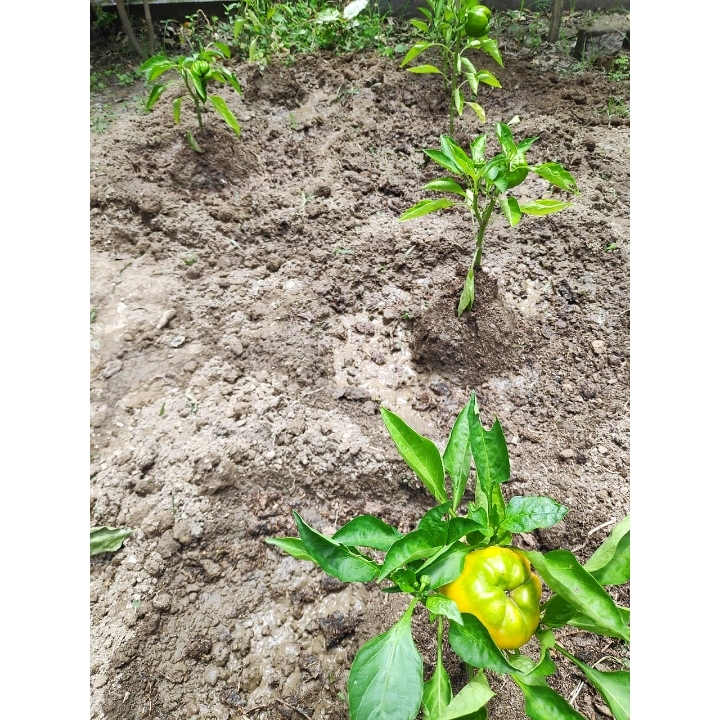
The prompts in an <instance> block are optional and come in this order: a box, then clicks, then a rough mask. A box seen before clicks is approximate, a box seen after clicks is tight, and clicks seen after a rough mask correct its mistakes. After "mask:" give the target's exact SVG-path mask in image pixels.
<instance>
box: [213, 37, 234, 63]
mask: <svg viewBox="0 0 720 720" xmlns="http://www.w3.org/2000/svg"><path fill="white" fill-rule="evenodd" d="M213 45H214V46H215V47H216V48H217V49H218V50H219V51H220V52H221V53H222V54H223V55H224V56H225V57H226V58H227V59H228V60H229V59H230V54H231V53H230V48H229V47H228V46H227V45H226V44H225V43H222V42H218V41H217V40H216V41H215V42H214V43H213Z"/></svg>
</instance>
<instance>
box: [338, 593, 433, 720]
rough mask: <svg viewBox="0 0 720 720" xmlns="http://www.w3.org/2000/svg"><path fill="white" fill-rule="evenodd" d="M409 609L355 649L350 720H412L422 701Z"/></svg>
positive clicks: (420, 660) (418, 654)
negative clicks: (392, 623)
mask: <svg viewBox="0 0 720 720" xmlns="http://www.w3.org/2000/svg"><path fill="white" fill-rule="evenodd" d="M412 609H413V605H411V606H410V608H409V609H408V611H407V612H406V613H405V615H403V617H402V618H401V619H400V621H399V622H398V623H397V624H395V625H393V627H391V628H390V630H388V631H387V632H385V633H383V634H382V635H378V636H377V637H374V638H373V639H372V640H370V641H369V642H367V643H365V645H363V646H362V647H361V648H360V650H358V653H357V655H356V656H355V660H353V664H352V667H351V668H350V677H349V678H348V700H349V704H350V720H377V718H379V717H382V719H383V720H414V719H415V716H416V715H417V713H418V710H419V709H420V703H421V702H422V698H423V667H422V658H421V657H420V653H418V651H417V648H416V647H415V643H414V642H413V639H412V630H411V625H410V623H411V618H412Z"/></svg>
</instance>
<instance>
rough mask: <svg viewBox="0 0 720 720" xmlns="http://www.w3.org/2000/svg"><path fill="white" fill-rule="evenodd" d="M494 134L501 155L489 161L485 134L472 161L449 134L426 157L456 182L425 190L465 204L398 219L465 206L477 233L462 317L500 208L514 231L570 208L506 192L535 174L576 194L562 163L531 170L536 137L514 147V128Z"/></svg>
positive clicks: (438, 203)
mask: <svg viewBox="0 0 720 720" xmlns="http://www.w3.org/2000/svg"><path fill="white" fill-rule="evenodd" d="M495 134H496V137H497V140H498V143H499V145H500V152H499V153H497V154H496V155H494V156H493V157H492V158H490V159H489V160H486V159H485V150H486V148H487V135H479V136H478V137H476V138H475V139H474V140H473V141H472V142H471V143H470V157H468V155H467V154H466V153H465V151H464V150H463V149H462V148H461V147H460V146H459V145H458V144H457V143H456V142H455V141H454V140H453V139H452V138H451V137H450V136H449V135H441V136H440V150H425V151H424V152H425V154H426V155H427V156H428V157H429V158H430V159H431V160H433V161H434V162H436V163H437V164H438V165H440V166H441V167H443V168H445V170H447V171H449V172H450V173H451V174H452V175H454V176H455V177H457V178H458V179H457V180H455V179H453V178H451V177H444V178H440V179H439V180H433V181H432V182H429V183H428V184H427V185H425V189H426V190H434V191H436V192H442V193H446V194H450V195H459V196H460V197H462V198H463V201H462V202H456V201H453V200H450V199H449V198H447V197H444V198H440V199H426V200H421V201H420V202H419V203H417V204H416V205H413V207H411V208H410V209H409V210H406V211H405V212H404V213H403V214H402V215H401V216H400V220H412V219H414V218H418V217H420V216H422V215H427V214H428V213H432V212H436V211H437V210H444V209H446V208H452V207H456V206H457V205H464V206H465V207H467V209H468V210H469V212H470V216H471V218H472V224H473V229H474V232H475V253H474V255H473V259H472V262H471V263H470V269H469V270H468V274H467V277H466V278H465V285H464V287H463V290H462V294H461V295H460V302H459V304H458V308H457V315H458V317H460V316H461V315H462V314H463V313H464V312H465V311H466V310H470V309H472V306H473V302H474V301H475V273H476V271H478V270H479V269H480V266H481V261H482V248H483V238H484V236H485V230H486V229H487V226H488V224H489V223H490V220H491V219H492V217H493V211H494V210H495V209H496V207H498V206H499V208H500V210H502V214H503V215H504V217H505V219H506V220H507V221H508V223H509V224H510V227H515V226H516V225H517V224H518V223H519V222H520V220H521V218H522V216H523V215H550V214H551V213H556V212H559V211H560V210H564V209H565V208H566V207H568V206H570V205H571V203H569V202H564V201H561V200H555V199H552V198H538V199H537V200H532V201H530V202H528V203H525V204H523V205H520V203H519V202H518V200H517V198H516V197H514V196H513V195H509V194H508V191H509V190H512V189H513V188H516V187H518V186H519V185H520V184H521V183H523V182H524V181H525V179H526V178H527V176H528V173H529V172H530V171H532V172H533V173H535V174H536V175H538V176H539V177H541V178H543V179H544V180H547V181H548V182H549V183H551V184H552V185H554V186H555V187H558V188H560V189H561V190H564V191H566V192H571V193H575V194H577V192H578V190H577V183H576V182H575V178H573V176H572V175H571V174H570V173H569V172H568V171H567V170H565V168H563V166H562V165H560V164H559V163H556V162H548V163H543V164H541V165H528V163H527V161H526V159H525V154H526V153H527V151H528V150H529V149H530V147H531V145H532V144H533V143H534V142H535V141H536V140H537V139H538V138H527V139H525V140H522V141H521V142H519V143H517V144H516V143H515V140H514V139H513V136H512V132H511V130H510V128H509V127H508V126H507V125H505V124H503V123H495ZM458 180H459V182H458Z"/></svg>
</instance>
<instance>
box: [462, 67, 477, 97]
mask: <svg viewBox="0 0 720 720" xmlns="http://www.w3.org/2000/svg"><path fill="white" fill-rule="evenodd" d="M465 78H466V79H467V81H468V85H469V86H470V89H471V90H472V93H473V95H477V94H478V87H479V86H478V79H477V75H476V74H475V73H474V72H469V73H466V74H465Z"/></svg>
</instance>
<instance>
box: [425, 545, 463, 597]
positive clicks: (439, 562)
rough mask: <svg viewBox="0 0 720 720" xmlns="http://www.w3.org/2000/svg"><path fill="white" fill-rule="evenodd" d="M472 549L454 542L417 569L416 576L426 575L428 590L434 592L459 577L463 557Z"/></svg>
mask: <svg viewBox="0 0 720 720" xmlns="http://www.w3.org/2000/svg"><path fill="white" fill-rule="evenodd" d="M471 549H472V548H470V546H469V545H467V544H465V543H462V542H454V543H453V544H452V545H450V546H449V547H447V548H445V549H443V550H442V552H441V553H440V554H439V555H438V554H436V555H435V556H434V557H433V558H432V559H431V560H429V561H428V562H426V563H424V564H423V565H422V566H421V567H420V568H418V571H417V575H418V576H422V575H427V576H428V579H429V583H428V586H427V587H428V590H435V589H436V588H439V587H442V586H443V585H447V584H448V583H451V582H452V581H453V580H456V579H457V578H458V577H460V573H461V572H462V570H463V567H464V565H465V556H466V555H467V554H468V553H469V552H470V550H471Z"/></svg>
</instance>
